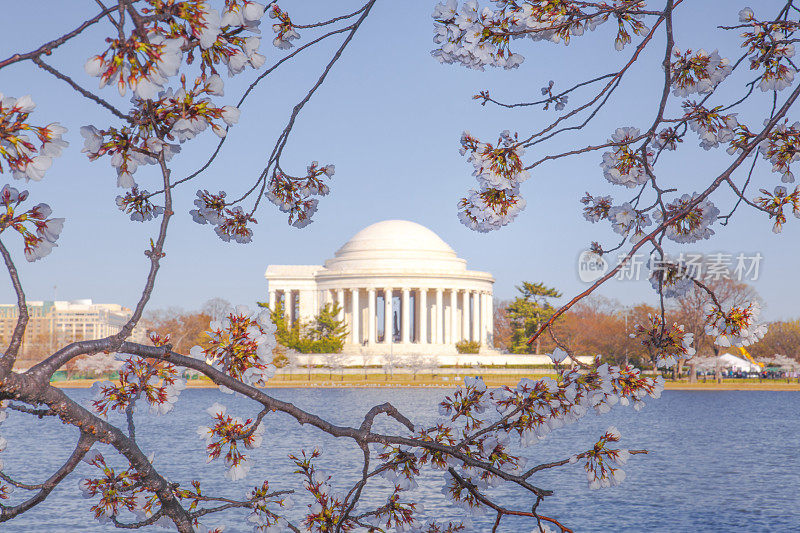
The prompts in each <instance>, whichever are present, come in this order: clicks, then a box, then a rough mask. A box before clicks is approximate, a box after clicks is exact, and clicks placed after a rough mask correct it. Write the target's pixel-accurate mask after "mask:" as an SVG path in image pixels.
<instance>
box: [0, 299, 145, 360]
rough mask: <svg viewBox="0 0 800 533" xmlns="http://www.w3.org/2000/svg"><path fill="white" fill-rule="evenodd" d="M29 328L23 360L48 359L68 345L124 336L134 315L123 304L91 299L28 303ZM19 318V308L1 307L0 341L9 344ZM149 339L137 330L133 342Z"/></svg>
mask: <svg viewBox="0 0 800 533" xmlns="http://www.w3.org/2000/svg"><path fill="white" fill-rule="evenodd" d="M27 304H28V315H29V319H28V326H27V328H26V329H25V337H24V338H23V345H22V353H21V358H23V359H24V358H26V357H33V358H38V357H42V356H44V355H48V354H49V353H50V352H52V351H53V350H54V349H58V348H60V347H61V346H62V345H63V344H65V343H70V342H74V341H80V340H90V339H101V338H103V337H108V336H110V335H115V334H117V333H119V332H120V330H121V329H122V327H123V326H124V325H125V324H126V323H127V322H128V320H130V318H131V316H132V314H133V313H132V312H131V310H130V309H128V308H127V307H123V306H121V305H119V304H96V303H94V302H92V300H90V299H85V300H73V301H69V302H68V301H61V300H59V301H28V302H27ZM18 317H19V308H18V307H17V304H0V339H2V340H3V342H8V340H9V339H11V335H12V333H13V331H14V327H15V326H16V324H17V319H18ZM146 337H147V335H146V332H145V330H144V328H142V327H141V326H136V327H135V328H134V330H133V334H132V335H131V340H133V341H136V342H142V341H144V340H145V339H146Z"/></svg>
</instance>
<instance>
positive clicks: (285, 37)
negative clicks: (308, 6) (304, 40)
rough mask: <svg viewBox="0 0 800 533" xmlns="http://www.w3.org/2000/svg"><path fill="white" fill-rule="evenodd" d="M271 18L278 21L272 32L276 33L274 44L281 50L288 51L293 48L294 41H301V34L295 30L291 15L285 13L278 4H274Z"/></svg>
mask: <svg viewBox="0 0 800 533" xmlns="http://www.w3.org/2000/svg"><path fill="white" fill-rule="evenodd" d="M269 18H272V19H276V21H277V22H276V23H275V24H273V25H272V31H274V32H275V34H276V35H275V39H274V40H273V41H272V44H273V45H275V47H276V48H280V49H281V50H288V49H289V48H291V47H292V46H294V45H293V44H292V41H293V40H294V39H299V38H300V34H299V33H297V31H295V29H294V24H292V19H291V18H289V14H288V13H287V12H285V11H283V10H282V9H281V8H280V7H278V5H277V4H272V5H271V6H270V8H269Z"/></svg>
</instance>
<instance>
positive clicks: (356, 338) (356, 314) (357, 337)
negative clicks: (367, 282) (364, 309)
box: [351, 289, 361, 344]
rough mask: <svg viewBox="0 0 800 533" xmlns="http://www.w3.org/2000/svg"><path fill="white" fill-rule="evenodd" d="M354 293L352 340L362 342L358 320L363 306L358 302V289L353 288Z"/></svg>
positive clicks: (356, 342)
mask: <svg viewBox="0 0 800 533" xmlns="http://www.w3.org/2000/svg"><path fill="white" fill-rule="evenodd" d="M351 294H352V303H353V309H352V314H353V325H352V327H353V335H352V337H351V338H352V342H353V344H361V335H360V333H359V328H358V322H359V318H360V316H359V315H361V306H360V305H359V303H358V289H351Z"/></svg>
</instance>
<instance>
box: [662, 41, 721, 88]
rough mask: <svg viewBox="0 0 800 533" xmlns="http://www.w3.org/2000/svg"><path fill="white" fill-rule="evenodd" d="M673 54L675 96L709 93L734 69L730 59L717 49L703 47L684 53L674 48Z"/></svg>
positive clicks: (672, 66) (672, 68) (672, 67)
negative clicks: (723, 56)
mask: <svg viewBox="0 0 800 533" xmlns="http://www.w3.org/2000/svg"><path fill="white" fill-rule="evenodd" d="M672 55H673V56H674V60H673V62H672V65H671V71H672V88H673V91H672V94H674V95H675V96H681V97H684V96H689V95H690V94H692V93H698V94H705V93H709V92H711V91H712V90H713V89H714V88H715V87H716V86H717V85H718V84H719V83H720V82H722V81H723V80H724V79H725V78H726V77H728V75H730V73H731V71H732V70H733V67H732V66H731V64H730V61H728V59H727V58H722V57H720V55H719V53H718V52H717V50H714V51H713V52H710V53H709V52H706V51H705V50H703V49H702V48H701V49H700V50H698V51H697V52H695V53H694V54H692V50H686V52H683V53H682V52H681V51H680V49H678V48H673V49H672Z"/></svg>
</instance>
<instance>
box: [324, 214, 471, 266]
mask: <svg viewBox="0 0 800 533" xmlns="http://www.w3.org/2000/svg"><path fill="white" fill-rule="evenodd" d="M325 267H326V268H328V269H331V270H361V269H374V268H381V269H391V270H396V269H402V270H410V269H420V268H421V269H424V270H451V271H452V270H466V261H464V260H463V259H459V258H458V256H457V255H456V252H455V251H453V249H452V248H450V246H448V245H447V243H446V242H444V241H443V240H442V239H441V238H440V237H439V236H438V235H436V234H435V233H434V232H432V231H431V230H429V229H428V228H426V227H425V226H422V225H420V224H417V223H416V222H410V221H408V220H384V221H383V222H377V223H375V224H372V225H370V226H367V227H366V228H364V229H362V230H361V231H359V232H358V233H356V234H355V235H354V236H353V237H352V238H351V239H350V240H349V241H347V242H346V243H345V244H344V246H342V247H341V248H339V250H338V251H337V252H336V254H335V255H334V258H333V259H330V260H328V261H326V262H325Z"/></svg>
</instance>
